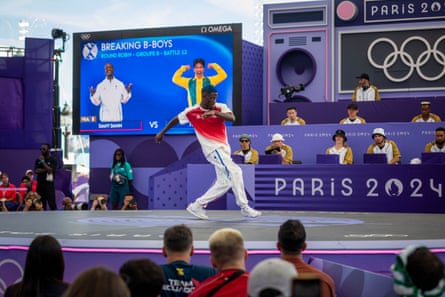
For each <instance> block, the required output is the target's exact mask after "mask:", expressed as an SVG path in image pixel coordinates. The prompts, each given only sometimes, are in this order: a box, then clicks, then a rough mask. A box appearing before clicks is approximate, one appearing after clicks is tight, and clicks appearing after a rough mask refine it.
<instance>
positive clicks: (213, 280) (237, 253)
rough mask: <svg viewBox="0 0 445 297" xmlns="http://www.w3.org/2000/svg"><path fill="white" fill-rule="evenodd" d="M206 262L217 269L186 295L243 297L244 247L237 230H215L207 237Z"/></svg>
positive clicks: (245, 294)
mask: <svg viewBox="0 0 445 297" xmlns="http://www.w3.org/2000/svg"><path fill="white" fill-rule="evenodd" d="M209 247H210V262H211V263H212V266H213V267H215V268H216V269H218V271H219V272H218V273H217V274H216V275H214V276H211V277H209V278H208V279H206V280H205V281H204V282H203V283H201V285H200V286H199V287H197V288H196V289H195V290H193V292H192V293H190V295H189V296H190V297H206V296H207V297H208V296H214V297H245V296H247V280H248V277H249V273H248V272H245V271H246V266H245V261H246V258H247V250H246V249H245V248H244V240H243V236H242V235H241V232H239V231H238V230H236V229H232V228H223V229H219V230H217V231H215V232H214V233H213V234H212V235H211V236H210V238H209Z"/></svg>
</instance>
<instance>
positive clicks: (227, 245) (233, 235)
mask: <svg viewBox="0 0 445 297" xmlns="http://www.w3.org/2000/svg"><path fill="white" fill-rule="evenodd" d="M209 247H210V261H211V262H212V265H213V266H214V267H216V268H217V269H220V267H223V266H226V265H232V264H234V265H236V264H239V263H241V262H242V263H243V264H244V260H245V258H246V257H247V251H246V249H245V248H244V240H243V236H242V234H241V232H240V231H238V230H236V229H232V228H222V229H219V230H217V231H215V232H214V233H213V234H212V235H210V238H209Z"/></svg>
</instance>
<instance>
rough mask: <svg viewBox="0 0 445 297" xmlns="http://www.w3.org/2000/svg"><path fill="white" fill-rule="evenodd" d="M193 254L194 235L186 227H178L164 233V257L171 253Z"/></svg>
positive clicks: (168, 229) (170, 228)
mask: <svg viewBox="0 0 445 297" xmlns="http://www.w3.org/2000/svg"><path fill="white" fill-rule="evenodd" d="M185 252H186V253H188V254H189V255H190V256H191V255H192V254H193V233H192V230H191V229H190V228H189V227H187V226H186V225H184V224H182V225H176V226H172V227H169V228H167V229H166V230H165V231H164V247H163V253H164V256H167V255H168V254H169V253H185Z"/></svg>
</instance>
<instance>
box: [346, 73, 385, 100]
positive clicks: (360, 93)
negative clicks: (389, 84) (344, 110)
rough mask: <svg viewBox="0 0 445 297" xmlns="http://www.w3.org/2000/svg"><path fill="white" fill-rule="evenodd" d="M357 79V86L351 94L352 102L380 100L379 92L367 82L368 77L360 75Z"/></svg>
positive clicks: (364, 74) (363, 74)
mask: <svg viewBox="0 0 445 297" xmlns="http://www.w3.org/2000/svg"><path fill="white" fill-rule="evenodd" d="M356 78H358V86H357V87H356V88H355V90H354V93H353V94H352V101H378V100H380V94H379V90H378V89H377V87H376V86H374V85H371V84H370V82H369V75H368V74H366V73H362V74H360V75H359V76H357V77H356Z"/></svg>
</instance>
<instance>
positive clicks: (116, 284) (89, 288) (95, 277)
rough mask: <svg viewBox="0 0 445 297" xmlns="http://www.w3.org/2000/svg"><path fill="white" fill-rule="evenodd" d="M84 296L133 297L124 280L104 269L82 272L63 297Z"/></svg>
mask: <svg viewBox="0 0 445 297" xmlns="http://www.w3.org/2000/svg"><path fill="white" fill-rule="evenodd" d="M84 296H107V297H131V295H130V291H129V290H128V287H127V285H126V284H125V282H124V281H123V280H122V278H121V277H120V276H119V275H118V274H117V273H115V272H113V271H110V270H108V269H107V268H104V267H93V268H90V269H88V270H86V271H84V272H82V273H81V274H79V276H78V277H77V278H76V279H75V280H74V282H73V283H72V284H71V285H70V286H69V287H68V289H67V290H66V292H65V294H63V297H84Z"/></svg>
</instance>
